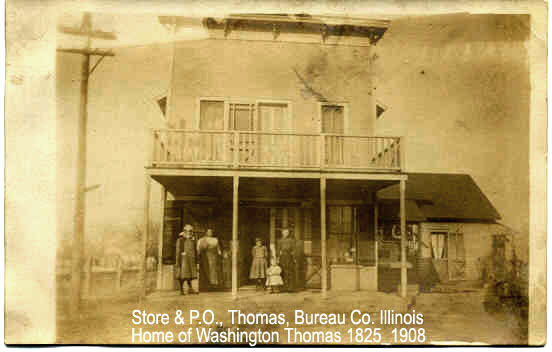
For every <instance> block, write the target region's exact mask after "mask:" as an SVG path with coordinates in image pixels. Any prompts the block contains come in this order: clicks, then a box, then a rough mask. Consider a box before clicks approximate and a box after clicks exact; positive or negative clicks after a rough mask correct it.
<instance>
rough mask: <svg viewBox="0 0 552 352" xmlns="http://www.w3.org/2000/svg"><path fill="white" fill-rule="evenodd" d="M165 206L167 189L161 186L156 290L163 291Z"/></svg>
mask: <svg viewBox="0 0 552 352" xmlns="http://www.w3.org/2000/svg"><path fill="white" fill-rule="evenodd" d="M166 204H167V189H166V188H165V186H163V185H161V226H159V235H158V237H157V260H158V262H157V289H158V290H162V289H163V236H164V234H165V206H166Z"/></svg>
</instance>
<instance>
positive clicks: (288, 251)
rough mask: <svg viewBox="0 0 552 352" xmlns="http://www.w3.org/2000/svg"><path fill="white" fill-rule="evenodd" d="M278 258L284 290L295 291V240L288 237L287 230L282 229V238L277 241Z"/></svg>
mask: <svg viewBox="0 0 552 352" xmlns="http://www.w3.org/2000/svg"><path fill="white" fill-rule="evenodd" d="M278 247H279V248H278V259H279V262H280V266H281V267H282V276H283V280H284V285H283V287H282V289H283V291H284V292H294V291H295V240H294V239H293V238H291V237H290V235H289V230H288V229H283V230H282V238H281V239H280V241H279V242H278Z"/></svg>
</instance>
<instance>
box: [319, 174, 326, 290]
mask: <svg viewBox="0 0 552 352" xmlns="http://www.w3.org/2000/svg"><path fill="white" fill-rule="evenodd" d="M320 242H321V243H320V247H321V252H322V253H321V255H322V264H321V265H322V268H321V270H320V274H321V276H322V296H326V295H327V291H328V272H327V269H328V263H327V258H326V177H325V176H322V177H320Z"/></svg>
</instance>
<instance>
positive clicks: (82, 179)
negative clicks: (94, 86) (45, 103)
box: [57, 13, 117, 315]
mask: <svg viewBox="0 0 552 352" xmlns="http://www.w3.org/2000/svg"><path fill="white" fill-rule="evenodd" d="M58 30H59V31H60V32H62V33H65V34H70V35H76V36H85V37H86V38H87V43H86V47H85V48H79V49H74V48H58V49H57V51H59V52H66V53H73V54H79V55H82V57H83V60H82V65H81V83H80V109H79V121H78V142H77V143H78V145H77V175H76V176H77V179H76V190H75V208H74V214H73V221H74V227H73V244H72V260H71V303H70V311H71V314H72V315H74V314H77V313H78V312H79V310H80V300H81V286H82V285H81V272H82V268H83V264H84V263H83V257H84V221H85V217H84V215H85V206H86V197H85V195H86V191H87V188H86V132H87V131H86V128H87V121H88V79H89V77H90V75H91V74H92V72H94V70H95V69H96V67H98V65H99V63H100V62H101V61H102V60H103V58H104V57H106V56H114V54H113V53H112V52H110V51H102V50H96V49H92V48H91V47H90V42H91V40H92V39H93V38H96V39H107V40H115V39H116V38H117V37H116V36H115V34H113V33H110V32H103V31H99V30H92V23H91V16H90V13H84V15H83V18H82V24H81V26H80V28H76V27H65V26H59V27H58ZM91 56H99V58H98V59H97V61H96V63H95V64H94V66H93V67H92V68H90V57H91Z"/></svg>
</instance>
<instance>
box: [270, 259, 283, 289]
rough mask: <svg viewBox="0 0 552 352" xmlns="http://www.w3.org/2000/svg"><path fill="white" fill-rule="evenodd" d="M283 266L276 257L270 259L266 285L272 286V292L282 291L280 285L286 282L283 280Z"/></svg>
mask: <svg viewBox="0 0 552 352" xmlns="http://www.w3.org/2000/svg"><path fill="white" fill-rule="evenodd" d="M280 274H282V268H280V266H279V265H278V264H277V263H276V259H275V258H272V259H271V260H270V266H269V267H268V269H267V270H266V275H267V276H268V278H267V279H266V287H270V293H278V292H280V287H281V286H282V285H283V284H284V281H283V280H282V276H281V275H280Z"/></svg>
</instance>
